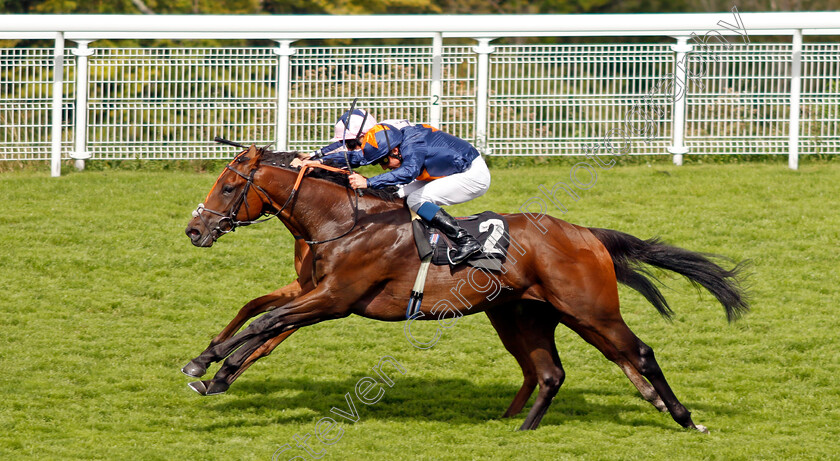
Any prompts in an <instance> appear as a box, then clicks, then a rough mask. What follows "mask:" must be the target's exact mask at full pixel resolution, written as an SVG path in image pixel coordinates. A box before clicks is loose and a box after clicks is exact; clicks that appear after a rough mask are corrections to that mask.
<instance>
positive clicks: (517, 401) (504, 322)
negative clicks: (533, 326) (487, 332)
mask: <svg viewBox="0 0 840 461" xmlns="http://www.w3.org/2000/svg"><path fill="white" fill-rule="evenodd" d="M515 309H518V307H515V308H509V307H505V306H499V307H496V308H493V309H490V310H487V311H485V313H486V314H487V317H488V318H489V319H490V323H491V324H492V325H493V328H495V329H496V333H497V334H498V335H499V339H501V340H502V344H503V345H504V346H505V349H507V350H508V352H510V353H511V355H513V358H515V359H516V362H517V363H519V367H520V368H521V369H522V376H523V382H522V387H521V388H519V391H518V392H517V393H516V396H515V397H514V398H513V402H511V404H510V406H509V407H508V409H507V411H505V413H504V414H503V415H502V418H509V417H511V416H515V415H517V414H519V412H520V411H522V408H523V407H525V403H526V402H528V398H530V397H531V394H533V393H534V389H536V388H537V371H536V369H535V368H534V364H533V363H532V362H531V358H530V357H529V356H528V352H527V350H526V348H525V345H524V344H523V342H522V340H521V339H522V336H521V335H520V334H519V330H518V328H517V327H516V312H515Z"/></svg>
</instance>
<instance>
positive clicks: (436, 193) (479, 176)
mask: <svg viewBox="0 0 840 461" xmlns="http://www.w3.org/2000/svg"><path fill="white" fill-rule="evenodd" d="M489 188H490V170H488V169H487V164H486V163H484V159H483V158H481V156H480V155H479V156H478V157H476V158H475V160H473V161H472V164H470V167H469V168H467V170H466V171H464V172H463V173H458V174H453V175H451V176H446V177H443V178H440V179H435V180H434V181H412V182H410V183H408V184H406V185H405V186H403V187H402V189H401V190H400V197H405V201H406V203H407V204H408V207H409V208H411V209H412V210H413V211H415V212H416V211H417V209H418V208H420V205H422V204H423V203H424V202H432V203H434V204H435V205H438V206H446V205H454V204H456V203H464V202H467V201H470V200H472V199H474V198H477V197H481V196H482V195H484V193H485V192H487V189H489Z"/></svg>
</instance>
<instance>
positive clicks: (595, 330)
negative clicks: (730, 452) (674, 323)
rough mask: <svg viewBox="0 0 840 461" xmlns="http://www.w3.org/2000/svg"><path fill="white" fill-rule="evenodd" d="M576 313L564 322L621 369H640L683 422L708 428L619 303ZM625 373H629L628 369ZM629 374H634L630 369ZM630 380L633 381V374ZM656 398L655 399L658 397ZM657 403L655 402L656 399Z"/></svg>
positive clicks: (677, 417)
mask: <svg viewBox="0 0 840 461" xmlns="http://www.w3.org/2000/svg"><path fill="white" fill-rule="evenodd" d="M616 304H617V300H616ZM575 313H576V314H577V315H572V316H570V317H564V318H563V323H564V324H566V325H567V326H569V327H570V328H571V329H573V330H574V331H575V332H577V333H578V334H579V335H580V336H581V337H582V338H583V339H585V340H586V341H587V342H588V343H590V344H592V345H593V346H595V347H596V348H597V349H598V350H600V351H601V353H602V354H604V356H605V357H606V358H607V359H609V360H611V361H613V362H615V363H616V364H618V365H619V367H621V368H622V370H625V366H627V365H629V366H631V367H633V369H635V370H636V371H638V373H641V375H642V376H643V377H644V378H645V379H647V380H648V381H649V382H650V384H651V385H652V387H653V389H654V391H655V393H656V395H657V396H658V397H660V398H661V400H662V402H664V405H665V407H666V408H667V410H668V412H669V413H671V417H672V418H674V421H676V422H677V423H678V424H679V425H680V426H683V427H686V428H691V429H696V430H698V431H700V432H708V431H707V429H706V428H705V427H704V426H698V425H695V424H694V421H692V419H691V412H689V411H688V410H687V409H686V408H685V406H683V404H682V403H680V401H679V400H678V399H677V397H676V395H674V392H673V391H672V390H671V386H670V385H669V384H668V382H667V381H666V380H665V375H664V374H663V373H662V369H661V368H659V364H658V363H657V362H656V359H655V358H654V355H653V349H651V348H650V347H649V346H648V345H647V344H645V343H643V342H642V341H641V340H640V339H639V338H637V337H636V335H634V334H633V332H632V331H630V328H629V327H628V326H627V324H625V323H624V320H623V319H622V318H621V316H620V314H618V307H617V306H615V307H614V308H608V309H597V308H592V309H588V310H586V311H577V312H575ZM611 314H612V315H611ZM631 371H633V370H631ZM625 373H627V372H626V370H625ZM628 376H635V375H634V374H632V373H630V374H628ZM631 381H633V378H632V377H631ZM633 384H636V382H635V381H633ZM637 387H639V386H637ZM639 391H640V392H643V395H644V392H647V391H649V389H647V387H646V386H643V385H642V386H641V387H639ZM653 400H654V401H655V398H654V399H653ZM652 403H654V402H652ZM654 405H655V406H656V403H654Z"/></svg>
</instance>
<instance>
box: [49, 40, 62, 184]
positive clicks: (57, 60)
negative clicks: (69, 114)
mask: <svg viewBox="0 0 840 461" xmlns="http://www.w3.org/2000/svg"><path fill="white" fill-rule="evenodd" d="M63 85H64V32H57V33H56V34H55V50H54V52H53V84H52V153H51V157H50V174H51V175H52V176H53V177H57V176H61V109H62V103H63V101H62V97H63V95H64V89H63V88H62V87H63Z"/></svg>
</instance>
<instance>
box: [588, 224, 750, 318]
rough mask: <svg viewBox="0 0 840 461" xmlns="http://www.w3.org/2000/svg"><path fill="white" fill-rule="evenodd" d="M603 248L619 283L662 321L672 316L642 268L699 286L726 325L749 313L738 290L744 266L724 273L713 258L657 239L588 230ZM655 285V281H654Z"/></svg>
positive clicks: (741, 265)
mask: <svg viewBox="0 0 840 461" xmlns="http://www.w3.org/2000/svg"><path fill="white" fill-rule="evenodd" d="M589 230H590V231H591V232H592V233H593V234H594V235H595V237H596V238H598V240H600V241H601V243H603V244H604V246H605V247H606V248H607V251H608V252H609V253H610V256H611V257H612V260H613V266H614V267H615V278H616V280H618V281H619V282H620V283H623V284H624V285H627V286H629V287H630V288H632V289H634V290H636V291H638V292H639V293H641V294H642V296H644V297H645V298H647V300H648V301H650V303H651V304H653V306H654V307H656V310H658V311H659V313H660V314H662V316H663V317H665V318H666V319H670V318H671V315H672V314H673V313H674V312H673V311H672V310H671V308H670V307H669V306H668V302H667V301H666V300H665V297H664V296H663V295H662V292H660V291H659V289H658V288H657V287H656V286H655V285H654V284H653V282H651V279H654V280H656V277H654V276H653V275H652V274H651V273H650V272H649V271H648V270H647V269H645V268H644V267H643V266H642V264H643V263H644V264H650V265H651V266H656V267H659V268H661V269H666V270H669V271H673V272H676V273H678V274H680V275H682V276H684V277H685V278H687V279H688V280H689V281H691V283H692V284H694V285H695V286H696V287H697V288H698V290H699V287H700V286H702V287H703V288H705V289H706V290H708V291H709V292H710V293H711V294H712V295H713V296H714V297H715V298H717V300H718V301H719V302H720V303H721V304H722V305H723V308H724V309H725V310H726V319H727V320H728V321H730V322H732V321H734V320H736V319H737V318H739V317H740V316H741V315H743V314H745V313H747V312H748V311H749V304H748V301H747V298H746V294H745V292H744V290H743V289H742V288H741V284H740V280H741V277H740V275H741V272H742V270H743V269H744V266H745V265H746V264H748V263H747V262H741V263H739V264H737V265H736V266H735V267H734V268H733V269H732V270H726V269H724V268H722V267H720V266H719V265H717V264H715V263H714V262H712V261H711V259H710V258H721V257H720V256H717V255H711V254H704V253H695V252H693V251H688V250H685V249H683V248H678V247H674V246H670V245H666V244H664V243H662V241H660V240H659V239H658V238H652V239H649V240H642V239H639V238H637V237H634V236H632V235H630V234H625V233H623V232H619V231H615V230H611V229H597V228H590V229H589ZM657 281H658V280H657Z"/></svg>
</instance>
